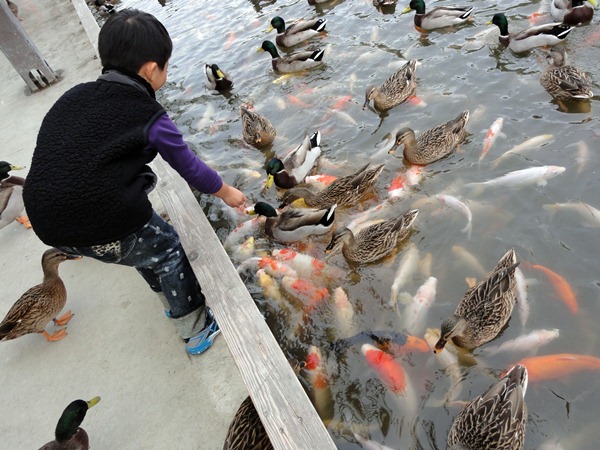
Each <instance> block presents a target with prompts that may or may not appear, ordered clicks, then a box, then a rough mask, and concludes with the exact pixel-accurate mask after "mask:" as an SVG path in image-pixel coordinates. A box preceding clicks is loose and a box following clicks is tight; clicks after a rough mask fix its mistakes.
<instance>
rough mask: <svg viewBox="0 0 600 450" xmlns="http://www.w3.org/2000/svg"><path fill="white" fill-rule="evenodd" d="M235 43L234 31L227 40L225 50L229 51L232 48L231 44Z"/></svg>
mask: <svg viewBox="0 0 600 450" xmlns="http://www.w3.org/2000/svg"><path fill="white" fill-rule="evenodd" d="M234 42H235V31H232V32H231V33H229V37H228V38H227V42H226V43H225V49H229V47H231V44H233V43H234Z"/></svg>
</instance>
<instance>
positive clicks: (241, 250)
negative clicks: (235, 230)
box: [231, 236, 254, 261]
mask: <svg viewBox="0 0 600 450" xmlns="http://www.w3.org/2000/svg"><path fill="white" fill-rule="evenodd" d="M253 253H254V236H250V237H249V238H248V239H246V240H245V241H244V242H242V245H240V246H239V247H238V248H237V249H235V250H234V251H233V252H232V254H231V258H232V259H233V260H235V261H243V260H246V259H248V258H250V257H251V256H252V254H253Z"/></svg>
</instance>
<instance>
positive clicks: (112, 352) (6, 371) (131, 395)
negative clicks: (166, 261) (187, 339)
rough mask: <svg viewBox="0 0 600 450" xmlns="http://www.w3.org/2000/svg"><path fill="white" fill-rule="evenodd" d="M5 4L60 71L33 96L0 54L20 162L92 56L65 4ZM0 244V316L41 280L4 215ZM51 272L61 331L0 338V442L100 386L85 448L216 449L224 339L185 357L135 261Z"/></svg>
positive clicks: (28, 248)
mask: <svg viewBox="0 0 600 450" xmlns="http://www.w3.org/2000/svg"><path fill="white" fill-rule="evenodd" d="M15 1H16V3H18V5H19V14H20V16H21V17H22V18H23V22H22V25H23V27H24V28H25V30H26V32H27V33H28V34H29V35H30V37H31V38H32V39H33V41H34V42H35V43H36V45H37V46H38V48H39V49H40V51H41V53H42V54H43V56H44V58H45V59H46V61H47V62H48V64H49V65H50V67H52V69H53V70H54V71H55V72H58V73H59V74H60V76H61V81H60V82H59V83H57V84H55V85H53V86H51V87H49V88H47V89H45V90H42V91H40V92H38V93H35V94H31V93H30V92H29V89H28V88H27V87H26V85H25V83H24V81H23V80H22V79H21V78H20V77H19V76H18V75H17V73H16V72H15V71H14V69H13V68H12V66H11V65H10V64H9V63H8V61H7V60H6V59H5V58H4V55H2V54H0V73H1V74H2V77H1V79H2V82H1V83H0V137H1V139H2V146H1V154H0V160H6V161H9V162H10V163H12V164H16V165H26V166H28V165H29V164H30V162H31V156H32V153H33V149H34V147H35V140H36V136H37V131H38V129H39V126H40V124H41V121H42V119H43V117H44V115H45V113H46V112H47V111H48V109H49V108H50V107H51V106H52V104H53V103H54V102H55V101H56V99H58V97H59V96H60V95H61V94H62V93H64V92H65V91H66V90H68V89H69V88H70V87H72V86H74V85H75V84H77V83H80V82H83V81H89V80H94V79H95V78H96V77H97V75H98V74H99V71H100V63H99V61H98V60H97V59H96V57H95V53H94V50H93V48H92V46H91V45H90V42H89V40H88V38H87V35H86V34H85V33H84V31H83V28H82V27H81V24H80V22H79V19H78V17H77V15H76V13H75V11H74V8H73V6H72V4H71V2H69V1H63V2H56V1H50V0H18V1H17V0H15ZM15 174H16V175H22V176H26V174H27V171H26V170H24V171H21V173H19V172H16V173H15ZM0 248H1V249H2V250H1V253H0V268H1V270H2V276H1V280H2V287H3V289H2V296H1V297H0V319H1V318H2V317H4V315H5V314H6V312H7V311H8V309H9V308H10V307H11V305H12V304H13V303H14V302H15V301H16V300H17V299H18V298H19V297H20V296H21V294H23V293H24V292H25V291H26V290H27V289H28V288H29V287H31V286H33V285H35V284H38V283H39V282H40V281H41V280H42V272H41V265H40V259H41V255H42V253H43V252H44V251H45V250H46V249H47V248H48V247H46V246H45V245H44V244H43V243H42V242H40V241H39V239H38V238H37V237H36V235H35V234H34V233H33V231H32V230H27V229H25V228H24V227H22V226H21V225H19V224H17V223H13V224H11V225H9V226H7V227H6V228H4V229H2V230H0ZM60 273H61V277H62V278H63V280H64V282H65V285H66V287H67V291H68V300H67V308H68V309H71V310H72V311H73V312H74V313H75V317H74V318H73V320H72V321H71V322H70V324H69V326H68V333H69V335H68V336H67V337H66V338H65V339H64V340H62V341H59V342H46V340H45V339H44V338H43V337H42V336H41V335H29V336H25V337H22V338H19V339H17V340H14V341H9V342H2V343H0V364H1V367H2V368H1V369H0V386H1V388H0V417H2V420H0V436H2V438H1V442H2V443H1V444H0V447H2V448H3V449H15V450H19V449H37V448H39V447H40V446H42V445H43V444H44V443H46V442H47V441H50V440H51V439H53V437H54V428H55V426H56V422H57V420H58V418H59V417H60V414H61V413H62V411H63V409H64V408H65V407H66V406H67V404H68V403H70V402H71V401H72V400H75V399H78V398H82V399H85V400H88V399H90V398H92V397H94V396H96V395H99V396H101V397H102V401H101V402H100V403H99V404H98V405H97V406H95V407H94V408H93V409H91V410H90V411H89V412H88V415H87V416H86V419H85V421H84V423H83V428H84V429H85V430H86V431H87V432H88V434H89V435H90V446H91V447H92V448H93V449H95V450H103V449H108V450H115V449H119V450H127V449H132V450H133V449H136V450H139V449H145V450H153V449H185V450H188V449H202V450H220V449H221V448H222V446H223V440H224V437H225V434H226V432H227V428H228V426H229V423H230V421H231V419H232V417H233V414H234V413H235V411H236V410H237V407H238V406H239V404H240V403H241V401H242V400H243V399H244V398H245V397H246V395H247V391H246V389H245V386H244V385H243V383H242V381H241V378H240V375H239V372H238V369H237V367H236V366H235V364H234V362H233V360H232V358H231V356H230V354H229V351H228V349H227V346H226V345H225V342H224V340H223V338H222V337H220V338H218V339H217V341H216V342H215V345H214V346H213V348H211V349H210V350H209V351H208V352H207V353H206V354H204V355H201V356H196V357H193V358H190V357H188V356H187V354H186V353H185V350H184V348H183V345H182V342H181V341H180V340H179V338H178V336H177V335H176V332H175V328H174V327H173V326H172V324H171V323H170V322H169V320H168V319H167V318H166V317H165V316H164V314H163V311H162V308H161V305H160V302H159V301H158V299H156V298H155V296H154V294H153V293H152V291H151V290H150V289H149V288H148V287H147V286H146V284H145V283H144V282H143V280H142V279H141V277H139V276H138V275H137V273H136V272H135V270H134V269H130V268H126V267H118V266H110V265H106V264H101V263H99V262H96V261H93V260H90V259H83V260H80V261H67V262H65V263H64V264H62V265H61V268H60ZM51 329H52V325H49V326H48V330H51Z"/></svg>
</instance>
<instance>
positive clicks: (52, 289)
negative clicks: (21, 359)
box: [0, 248, 81, 341]
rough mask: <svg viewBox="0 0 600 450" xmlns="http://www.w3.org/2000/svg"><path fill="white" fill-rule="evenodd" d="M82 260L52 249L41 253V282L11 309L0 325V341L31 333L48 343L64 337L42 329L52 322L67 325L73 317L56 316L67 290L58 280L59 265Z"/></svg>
mask: <svg viewBox="0 0 600 450" xmlns="http://www.w3.org/2000/svg"><path fill="white" fill-rule="evenodd" d="M80 258H81V256H73V255H67V254H66V253H63V252H61V251H60V250H57V249H55V248H51V249H49V250H46V251H45V252H44V255H43V256H42V269H43V271H44V281H43V282H42V283H41V284H38V285H36V286H34V287H32V288H30V289H29V290H27V292H25V293H24V294H23V295H22V296H21V298H19V300H17V301H16V302H15V304H14V305H13V306H12V307H11V308H10V310H9V311H8V313H7V314H6V317H5V318H4V320H3V321H2V322H1V323H0V341H9V340H11V339H16V338H18V337H21V336H24V335H26V334H30V333H42V334H43V335H44V337H45V338H46V339H47V340H48V341H58V340H60V339H62V338H63V337H65V336H66V335H67V331H66V329H62V330H60V331H57V332H56V333H54V334H49V333H48V332H47V331H46V330H45V327H46V325H47V324H48V322H50V321H51V320H52V321H53V322H54V323H55V324H56V325H58V326H63V325H66V324H67V323H68V322H69V320H71V318H72V317H73V315H72V314H71V311H68V312H66V313H65V314H63V315H62V316H61V317H58V318H56V315H57V314H58V313H59V312H60V311H61V310H62V309H63V308H64V306H65V303H66V302H67V290H66V288H65V285H64V283H63V281H62V280H61V279H60V277H59V276H58V265H59V264H60V263H61V262H63V261H66V260H68V259H80Z"/></svg>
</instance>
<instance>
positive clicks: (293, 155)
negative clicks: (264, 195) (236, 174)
mask: <svg viewBox="0 0 600 450" xmlns="http://www.w3.org/2000/svg"><path fill="white" fill-rule="evenodd" d="M320 145H321V133H320V132H319V131H318V130H317V131H316V132H314V133H313V135H312V136H309V135H308V134H307V135H306V136H305V137H304V141H303V142H302V144H300V145H299V146H297V147H296V148H294V149H293V150H292V151H291V152H289V153H288V154H287V155H286V156H285V157H284V158H283V159H279V158H273V159H271V160H270V161H269V162H268V163H267V184H266V187H267V189H268V188H270V187H271V185H272V184H273V182H275V186H277V187H279V188H281V189H290V188H293V187H294V186H296V185H297V184H298V183H301V182H302V181H303V180H304V178H306V176H307V175H308V173H309V172H310V170H311V169H312V168H313V166H314V165H315V162H316V161H317V158H318V157H319V156H320V155H321V147H320ZM332 204H333V203H329V204H328V205H327V206H329V205H332Z"/></svg>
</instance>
